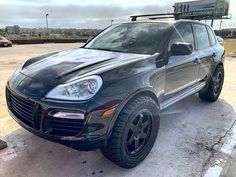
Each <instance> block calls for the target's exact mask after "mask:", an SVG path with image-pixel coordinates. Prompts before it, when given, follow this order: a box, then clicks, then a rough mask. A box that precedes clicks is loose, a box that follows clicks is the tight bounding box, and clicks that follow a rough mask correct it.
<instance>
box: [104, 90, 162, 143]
mask: <svg viewBox="0 0 236 177" xmlns="http://www.w3.org/2000/svg"><path fill="white" fill-rule="evenodd" d="M139 95H147V96H150V97H151V98H153V99H154V100H155V101H156V103H157V105H158V107H159V108H160V104H159V103H160V102H159V99H158V97H157V96H156V94H155V91H154V89H153V88H152V87H145V88H141V89H138V90H136V91H134V92H133V93H131V94H128V96H127V97H126V98H125V99H124V100H123V101H122V102H121V104H120V105H119V106H118V107H117V109H116V112H115V114H114V115H113V116H112V119H111V122H110V124H109V128H108V131H107V139H108V138H109V137H110V135H111V133H112V129H113V127H114V125H115V123H116V120H117V118H118V116H119V114H120V113H121V111H122V110H123V109H124V107H125V105H126V104H127V103H128V102H129V101H131V100H132V99H133V98H135V97H137V96H139Z"/></svg>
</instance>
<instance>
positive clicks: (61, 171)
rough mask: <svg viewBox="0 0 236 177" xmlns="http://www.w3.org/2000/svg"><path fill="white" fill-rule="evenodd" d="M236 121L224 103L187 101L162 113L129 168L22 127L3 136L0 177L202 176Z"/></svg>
mask: <svg viewBox="0 0 236 177" xmlns="http://www.w3.org/2000/svg"><path fill="white" fill-rule="evenodd" d="M235 119H236V113H235V111H234V109H233V107H232V106H231V105H230V104H228V103H227V102H226V101H224V100H219V101H217V102H215V103H208V102H204V101H201V100H200V99H199V98H198V96H196V95H195V96H192V97H189V98H187V99H185V100H183V101H182V102H180V103H178V104H176V105H174V106H172V107H170V108H168V109H167V110H165V111H164V112H162V113H161V126H160V130H159V135H158V138H157V141H156V143H155V145H154V147H153V149H152V151H151V153H150V154H149V155H148V157H147V158H146V159H145V160H144V161H143V162H142V163H141V164H140V165H139V166H138V167H135V168H133V169H129V170H128V169H123V168H120V167H118V166H116V165H114V164H113V163H112V162H110V161H109V160H107V159H106V158H104V157H103V156H102V154H101V153H100V151H98V150H97V151H93V152H79V151H76V150H74V149H71V148H68V147H65V146H62V145H60V144H56V143H52V142H49V141H46V140H44V139H41V138H39V137H36V136H35V135H33V134H31V133H29V132H27V131H26V130H24V129H23V128H20V129H18V130H17V131H15V132H13V133H11V134H9V135H7V136H6V137H4V139H5V140H7V142H8V144H9V147H8V148H7V149H5V150H2V151H0V176H11V177H18V176H24V177H46V176H48V177H82V176H89V177H91V176H96V177H98V176H112V177H116V176H117V177H120V176H122V177H131V176H140V177H142V176H156V177H164V176H168V177H170V176H181V177H185V176H186V177H189V176H201V173H202V169H203V166H204V163H205V162H206V161H207V159H208V157H209V156H210V155H211V152H209V150H207V148H206V147H208V146H211V145H212V144H214V143H215V142H217V141H218V140H219V138H220V137H221V136H222V135H223V134H224V133H225V131H227V130H228V129H229V127H230V126H231V125H232V123H233V121H234V120H235Z"/></svg>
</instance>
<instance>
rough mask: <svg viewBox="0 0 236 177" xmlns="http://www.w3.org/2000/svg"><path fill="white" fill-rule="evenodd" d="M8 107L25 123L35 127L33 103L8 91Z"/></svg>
mask: <svg viewBox="0 0 236 177" xmlns="http://www.w3.org/2000/svg"><path fill="white" fill-rule="evenodd" d="M7 96H8V106H9V109H10V110H11V112H12V113H13V114H14V115H15V116H16V117H17V118H18V119H19V120H20V121H22V122H23V123H25V124H26V125H28V126H30V127H33V123H34V107H35V103H34V102H33V101H30V100H27V99H25V98H23V97H20V96H17V95H14V94H13V93H11V92H10V91H9V90H8V95H7Z"/></svg>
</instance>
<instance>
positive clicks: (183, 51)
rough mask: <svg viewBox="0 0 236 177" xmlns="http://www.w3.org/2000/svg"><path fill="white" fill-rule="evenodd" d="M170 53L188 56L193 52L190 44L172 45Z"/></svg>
mask: <svg viewBox="0 0 236 177" xmlns="http://www.w3.org/2000/svg"><path fill="white" fill-rule="evenodd" d="M170 52H171V55H190V54H191V53H192V52H193V45H192V44H190V43H180V42H178V43H174V44H172V46H171V49H170Z"/></svg>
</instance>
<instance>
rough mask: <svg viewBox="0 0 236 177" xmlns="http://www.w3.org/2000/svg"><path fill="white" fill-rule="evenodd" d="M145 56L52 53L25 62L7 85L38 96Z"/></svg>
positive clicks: (81, 50) (74, 51) (77, 51)
mask: <svg viewBox="0 0 236 177" xmlns="http://www.w3.org/2000/svg"><path fill="white" fill-rule="evenodd" d="M146 57H147V55H141V54H130V53H120V52H110V51H101V50H91V49H84V48H77V49H69V50H65V51H60V52H54V53H50V54H46V55H42V56H39V57H35V58H32V59H29V60H28V61H26V62H25V64H24V65H23V66H22V68H21V71H20V73H21V74H20V75H19V74H18V75H17V76H13V78H12V79H11V81H10V85H11V87H13V88H14V89H16V90H18V91H20V92H24V94H25V95H29V96H35V97H38V96H39V97H41V96H45V94H46V93H47V92H48V91H50V90H51V89H53V88H54V87H56V86H57V85H59V84H61V83H65V82H67V81H68V80H69V79H72V78H73V77H80V76H81V77H83V76H84V75H92V74H100V73H102V72H104V71H105V70H110V69H112V68H116V67H118V66H120V65H123V64H125V63H127V62H132V61H136V60H139V59H143V58H146ZM19 89H20V90H19Z"/></svg>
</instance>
